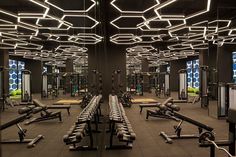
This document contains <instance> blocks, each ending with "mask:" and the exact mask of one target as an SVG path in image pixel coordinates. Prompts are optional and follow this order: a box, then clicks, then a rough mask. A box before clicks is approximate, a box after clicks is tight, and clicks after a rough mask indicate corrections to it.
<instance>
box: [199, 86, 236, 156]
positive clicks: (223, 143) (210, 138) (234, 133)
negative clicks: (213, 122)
mask: <svg viewBox="0 0 236 157" xmlns="http://www.w3.org/2000/svg"><path fill="white" fill-rule="evenodd" d="M231 90H232V91H231V92H230V95H229V98H230V100H229V109H228V118H227V122H228V124H229V127H228V132H229V135H228V139H227V140H219V141H215V135H214V133H213V132H209V131H208V132H203V133H202V134H201V135H200V137H199V146H200V147H209V148H210V157H215V150H216V149H218V150H221V151H224V152H225V153H226V156H229V157H233V156H235V155H236V153H235V146H236V145H235V144H236V142H235V140H236V128H235V127H236V125H235V124H236V99H235V98H236V86H234V87H232V89H231ZM223 147H228V150H227V149H225V148H223Z"/></svg>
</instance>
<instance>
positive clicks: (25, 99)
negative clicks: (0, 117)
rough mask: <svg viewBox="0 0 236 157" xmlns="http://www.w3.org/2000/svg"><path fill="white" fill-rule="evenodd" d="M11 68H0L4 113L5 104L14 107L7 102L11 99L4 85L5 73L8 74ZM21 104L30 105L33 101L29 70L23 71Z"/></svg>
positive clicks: (0, 94) (0, 97)
mask: <svg viewBox="0 0 236 157" xmlns="http://www.w3.org/2000/svg"><path fill="white" fill-rule="evenodd" d="M9 70H12V69H9V68H4V67H0V101H1V109H2V110H3V111H4V109H5V104H7V105H10V106H11V107H13V106H14V105H12V104H11V103H8V102H6V99H7V98H8V97H9V94H8V93H6V92H5V90H4V87H3V85H4V84H5V80H4V73H5V72H8V71H9ZM21 72H22V74H21V91H22V92H21V103H20V105H21V104H22V105H24V104H28V103H29V102H31V101H32V93H31V91H32V90H31V88H32V87H31V86H32V85H31V72H30V71H29V70H22V71H21Z"/></svg>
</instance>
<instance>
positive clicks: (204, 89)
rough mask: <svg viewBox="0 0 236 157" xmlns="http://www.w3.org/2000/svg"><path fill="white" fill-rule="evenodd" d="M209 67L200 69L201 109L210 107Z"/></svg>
mask: <svg viewBox="0 0 236 157" xmlns="http://www.w3.org/2000/svg"><path fill="white" fill-rule="evenodd" d="M207 71H208V66H201V67H200V97H201V107H203V108H205V107H208V104H209V100H208V83H207V81H208V75H207Z"/></svg>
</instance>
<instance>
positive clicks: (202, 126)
mask: <svg viewBox="0 0 236 157" xmlns="http://www.w3.org/2000/svg"><path fill="white" fill-rule="evenodd" d="M171 114H172V116H174V117H176V118H178V119H179V120H180V122H179V124H178V125H177V126H174V129H175V133H176V135H167V134H166V133H165V132H163V131H162V132H161V133H160V136H161V137H163V138H164V140H165V142H166V143H169V144H172V143H173V139H191V138H199V136H200V134H201V133H202V132H203V130H206V131H209V132H212V131H213V128H211V127H210V126H208V125H205V124H203V123H201V122H198V121H196V120H193V119H191V118H189V117H187V116H184V115H182V114H180V113H177V112H172V113H171ZM184 121H186V122H188V123H190V124H193V125H195V126H197V127H198V132H199V134H198V135H195V134H192V135H181V131H182V128H181V125H182V124H183V122H184Z"/></svg>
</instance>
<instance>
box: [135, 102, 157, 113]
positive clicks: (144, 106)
mask: <svg viewBox="0 0 236 157" xmlns="http://www.w3.org/2000/svg"><path fill="white" fill-rule="evenodd" d="M158 105H160V103H155V104H140V105H139V107H140V113H142V111H143V108H148V107H157V106H158Z"/></svg>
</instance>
